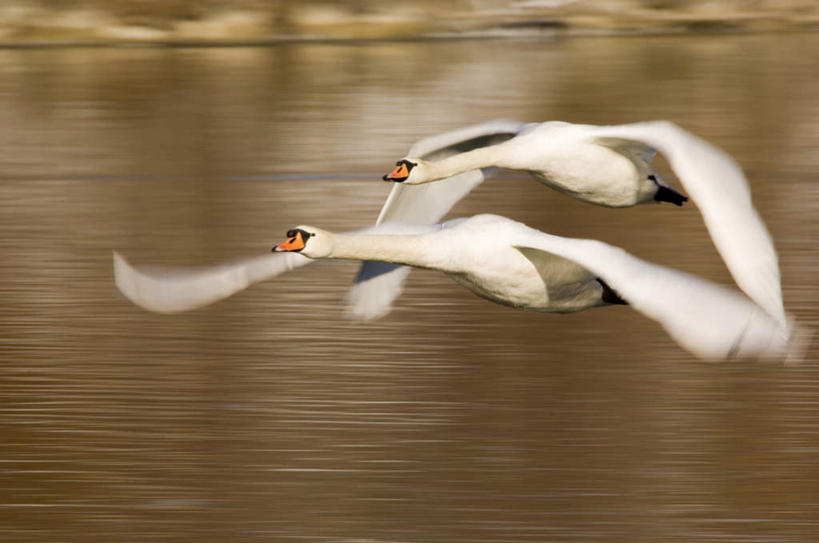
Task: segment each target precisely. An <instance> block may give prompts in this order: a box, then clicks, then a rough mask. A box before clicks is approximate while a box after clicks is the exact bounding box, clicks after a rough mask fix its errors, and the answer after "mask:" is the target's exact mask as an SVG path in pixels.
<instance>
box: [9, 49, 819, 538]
mask: <svg viewBox="0 0 819 543" xmlns="http://www.w3.org/2000/svg"><path fill="white" fill-rule="evenodd" d="M816 58H819V37H817V36H815V35H809V34H792V35H757V36H698V37H655V38H628V37H620V38H585V39H580V38H578V39H570V40H565V41H445V42H431V43H427V42H411V43H372V44H357V45H330V44H312V45H288V46H281V47H270V48H224V49H219V48H212V49H184V48H182V49H139V48H133V49H104V48H98V49H82V48H76V49H48V50H14V51H13V50H0V71H2V73H3V76H2V78H0V254H2V259H0V300H2V301H1V302H0V304H2V306H0V307H2V311H0V359H1V360H2V363H0V431H2V436H3V439H2V442H1V443H0V488H2V492H0V538H2V539H3V540H8V541H18V542H35V541H36V542H40V541H72V542H74V541H76V542H93V541H105V542H109V541H134V542H141V541H146V542H148V541H150V542H153V541H231V542H234V541H235V542H252V541H294V542H295V541H326V542H353V541H368V542H398V541H400V542H440V541H449V542H527V541H538V542H544V541H555V542H557V541H560V542H566V541H584V542H620V541H624V542H625V541H628V542H643V541H644V542H655V541H666V542H675V541H686V542H687V541H690V540H692V539H702V540H707V541H719V540H725V541H733V542H767V541H777V542H804V541H810V540H812V539H813V538H814V537H815V534H816V533H819V463H817V462H816V459H817V454H819V426H818V425H817V420H819V400H817V398H819V380H818V379H819V371H817V367H816V365H815V362H816V360H817V351H816V349H814V350H812V351H811V352H810V353H809V359H808V361H806V363H805V364H803V365H802V366H800V367H797V368H783V367H780V366H777V365H765V364H755V363H729V364H706V363H702V362H699V361H696V360H693V359H692V358H691V356H690V355H688V354H687V353H686V352H684V351H682V350H681V349H680V348H679V347H677V346H676V345H675V344H674V343H673V342H672V341H671V340H670V339H669V338H668V336H667V335H666V334H665V333H664V332H663V331H662V329H661V328H660V327H659V326H658V325H656V324H655V323H653V322H652V321H650V320H648V319H646V318H644V317H642V316H641V315H639V314H637V313H636V312H634V311H633V310H631V309H629V308H627V307H610V308H603V309H597V310H591V311H587V312H583V313H579V314H573V315H544V314H537V313H528V312H521V311H515V310H512V309H509V308H506V307H501V306H496V305H493V304H490V303H488V302H486V301H484V300H481V299H479V298H477V297H475V296H473V295H472V294H470V293H468V292H466V291H465V290H463V289H461V288H460V287H458V286H457V285H455V284H454V283H452V282H451V281H450V280H449V279H448V278H446V277H445V276H443V275H441V274H437V273H433V272H428V271H417V272H413V274H412V275H411V278H410V281H409V284H408V287H407V289H406V292H405V293H404V295H403V296H402V297H401V298H400V299H399V301H398V303H397V307H396V309H395V311H394V312H393V313H392V314H391V315H389V316H388V317H386V318H385V319H383V320H380V321H378V322H375V323H371V324H360V323H351V322H349V321H346V320H345V319H344V317H343V306H342V304H341V300H342V298H343V295H344V292H345V290H346V288H347V286H348V285H349V283H350V281H351V279H352V277H353V274H354V273H355V266H354V265H353V264H351V263H344V262H320V263H316V264H313V265H311V266H309V267H307V268H304V269H303V270H300V271H299V272H298V273H293V274H290V275H286V276H282V277H281V278H279V279H277V280H275V281H271V282H268V283H265V284H261V285H257V286H255V287H253V288H252V289H249V290H247V291H245V292H243V293H241V294H239V295H237V296H235V297H233V298H231V299H229V300H227V301H224V302H222V303H219V304H216V305H214V306H211V307H209V308H206V309H203V310H200V311H196V312H192V313H188V314H183V315H177V316H161V315H153V314H150V313H146V312H144V311H142V310H140V309H138V308H137V307H135V306H133V305H131V304H130V303H129V302H127V301H126V300H125V299H123V298H122V297H121V296H120V295H119V293H118V292H117V291H116V289H115V287H114V285H113V282H112V277H111V250H112V249H118V250H120V251H123V252H124V253H125V254H126V255H127V256H128V257H129V258H131V259H132V260H133V261H134V262H137V263H140V264H182V265H195V264H205V263H214V262H220V261H223V260H226V259H231V258H236V257H240V256H247V255H253V254H259V253H263V252H265V251H267V250H269V247H270V246H271V245H272V244H273V243H274V242H278V241H281V240H282V239H283V234H284V232H285V231H286V230H287V229H288V228H289V227H292V226H294V225H296V224H301V223H308V224H315V225H317V226H322V227H325V228H330V229H338V230H344V229H353V228H358V227H361V226H363V225H366V224H368V223H370V222H372V221H373V220H374V219H375V217H376V216H377V213H378V209H379V207H380V205H381V202H382V201H383V199H384V198H385V196H386V194H387V191H388V189H389V187H388V186H387V185H386V184H384V183H381V182H380V181H378V177H379V176H380V175H381V174H383V173H384V172H386V171H387V170H388V169H389V168H390V167H391V166H392V164H393V163H394V161H395V160H396V159H397V158H400V157H401V156H402V155H403V154H404V153H405V152H406V150H407V149H408V147H409V146H410V145H411V143H412V142H414V141H415V140H416V139H418V138H420V137H423V136H426V135H430V134H434V133H436V132H439V131H443V130H448V129H452V128H455V127H458V126H462V125H466V124H471V123H474V122H478V121H482V120H486V119H491V118H497V117H507V118H516V119H522V120H548V119H562V120H567V121H573V122H589V123H596V124H605V123H623V122H631V121H637V120H647V119H655V118H665V119H670V120H673V121H676V122H679V123H681V124H682V125H684V126H685V127H687V128H688V129H690V130H692V131H694V132H696V133H698V134H700V135H701V136H703V137H705V138H707V139H709V140H711V141H713V142H715V143H717V144H718V145H720V146H721V147H723V148H725V149H726V150H727V151H729V152H730V153H732V154H733V155H734V156H735V157H736V158H737V160H738V161H739V162H740V163H741V164H742V165H743V167H744V168H745V169H746V171H747V173H748V175H749V178H750V180H751V184H752V188H753V192H754V198H755V201H756V204H757V206H758V208H759V209H760V212H761V213H762V215H763V216H764V218H765V220H766V221H767V223H768V225H769V228H770V230H771V232H772V233H773V235H774V237H775V240H776V244H777V247H778V249H779V252H780V260H781V268H782V275H783V290H784V295H785V300H786V305H787V307H788V309H789V310H790V311H791V312H792V313H793V314H795V315H796V316H797V317H798V318H800V319H801V320H802V321H803V322H805V323H808V324H812V325H814V326H816V325H817V324H819V323H818V322H817V321H819V311H817V309H816V307H817V302H819V287H817V282H816V277H817V276H816V264H817V262H819V249H817V245H816V239H818V238H819V221H817V208H818V204H817V203H818V202H819V189H817V185H816V172H817V171H819V153H817V149H819V102H817V100H816V97H817V96H819V80H817V78H816V77H815V74H816V64H815V61H814V59H816ZM669 177H670V178H671V177H673V176H671V175H669ZM482 212H493V213H498V214H502V215H506V216H509V217H511V218H514V219H517V220H522V221H524V222H526V223H528V224H530V225H531V226H533V227H536V228H539V229H542V230H545V231H548V232H551V233H555V234H560V235H567V236H573V237H592V238H598V239H603V240H605V241H608V242H610V243H615V244H618V245H621V246H623V247H625V248H627V249H628V250H629V251H632V252H634V253H635V254H638V255H639V256H641V257H643V258H646V259H648V260H651V261H654V262H659V263H663V264H667V265H671V266H674V267H677V268H679V269H684V270H687V271H691V272H694V273H697V274H700V275H702V276H705V277H708V278H710V279H712V280H715V281H719V282H723V283H726V284H730V283H731V280H730V277H729V275H728V273H727V272H726V271H725V269H724V266H723V264H722V262H721V260H720V259H719V256H718V255H717V254H716V252H715V250H714V249H713V246H712V244H711V242H710V241H709V239H708V237H707V233H706V232H705V229H704V227H703V226H702V223H701V218H700V216H699V214H698V212H697V210H696V207H694V206H692V205H687V206H685V207H684V208H682V209H677V208H674V207H673V206H667V205H664V206H644V207H641V208H639V209H630V210H610V209H603V208H598V207H593V206H590V205H587V204H583V203H580V202H576V201H573V200H571V199H569V198H567V197H565V196H563V195H560V194H557V193H554V192H551V191H548V190H545V189H543V188H542V187H540V186H538V185H537V184H535V183H532V182H531V181H530V180H528V179H526V178H524V177H521V176H517V175H506V176H504V177H502V178H500V179H497V180H495V181H494V182H490V183H487V184H485V185H484V186H482V187H480V188H479V189H478V190H477V191H475V193H473V194H472V195H471V196H470V197H469V198H468V199H466V200H464V201H463V202H461V203H460V204H459V205H458V206H457V208H456V209H455V210H454V211H453V213H452V214H451V216H459V215H469V214H474V213H482Z"/></svg>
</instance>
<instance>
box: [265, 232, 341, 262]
mask: <svg viewBox="0 0 819 543" xmlns="http://www.w3.org/2000/svg"><path fill="white" fill-rule="evenodd" d="M286 235H287V241H285V242H283V243H279V244H278V245H276V246H275V247H273V252H274V253H284V252H290V253H301V254H303V255H304V256H306V257H308V258H326V257H328V256H330V253H331V252H332V250H333V239H332V235H331V234H330V233H329V232H326V231H324V230H322V229H320V228H316V227H314V226H306V225H302V226H296V227H295V228H291V229H290V230H288V231H287V234H286Z"/></svg>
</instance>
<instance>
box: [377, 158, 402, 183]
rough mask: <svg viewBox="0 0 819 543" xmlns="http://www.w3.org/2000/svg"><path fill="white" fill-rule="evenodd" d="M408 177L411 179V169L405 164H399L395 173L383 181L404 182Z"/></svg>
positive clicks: (386, 176)
mask: <svg viewBox="0 0 819 543" xmlns="http://www.w3.org/2000/svg"><path fill="white" fill-rule="evenodd" d="M407 177H409V168H407V165H406V164H405V163H403V162H399V163H398V165H396V166H395V169H394V170H393V171H391V172H390V173H388V174H387V175H385V176H384V177H382V178H381V179H383V180H384V181H404V180H405V179H406V178H407Z"/></svg>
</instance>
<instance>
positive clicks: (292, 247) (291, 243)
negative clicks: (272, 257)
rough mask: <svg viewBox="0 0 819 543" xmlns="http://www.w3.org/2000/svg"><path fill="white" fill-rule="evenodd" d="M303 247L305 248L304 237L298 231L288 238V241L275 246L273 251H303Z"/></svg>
mask: <svg viewBox="0 0 819 543" xmlns="http://www.w3.org/2000/svg"><path fill="white" fill-rule="evenodd" d="M302 249H304V238H302V237H301V232H298V231H297V232H296V233H295V234H294V235H293V236H291V237H290V238H288V239H287V241H285V242H284V243H279V244H278V245H276V246H275V247H273V252H274V253H281V252H286V251H301V250H302Z"/></svg>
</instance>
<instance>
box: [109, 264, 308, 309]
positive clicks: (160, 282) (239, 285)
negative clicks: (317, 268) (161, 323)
mask: <svg viewBox="0 0 819 543" xmlns="http://www.w3.org/2000/svg"><path fill="white" fill-rule="evenodd" d="M310 262H312V261H311V260H310V259H309V258H305V257H303V256H301V255H299V254H297V253H277V254H268V255H263V256H258V257H255V258H250V259H247V260H241V261H238V262H233V263H229V264H222V265H219V266H214V267H211V268H200V269H184V268H168V269H164V270H161V271H160V270H154V271H151V272H148V271H142V270H138V269H136V268H134V267H133V266H131V264H129V263H128V261H127V260H126V259H125V258H124V257H123V256H122V255H120V254H119V253H117V252H115V253H114V281H115V282H116V285H117V287H118V288H119V290H120V292H122V294H124V295H125V297H126V298H128V299H129V300H131V301H132V302H134V303H135V304H136V305H138V306H140V307H142V308H143V309H147V310H148V311H153V312H156V313H180V312H182V311H189V310H191V309H196V308H199V307H202V306H205V305H208V304H212V303H214V302H217V301H219V300H222V299H224V298H227V297H228V296H231V295H233V294H236V293H237V292H239V291H241V290H244V289H246V288H247V287H249V286H250V285H253V284H254V283H258V282H260V281H265V280H266V279H270V278H272V277H275V276H277V275H280V274H282V273H284V272H288V271H290V270H293V269H295V268H299V267H301V266H304V265H306V264H309V263H310Z"/></svg>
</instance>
